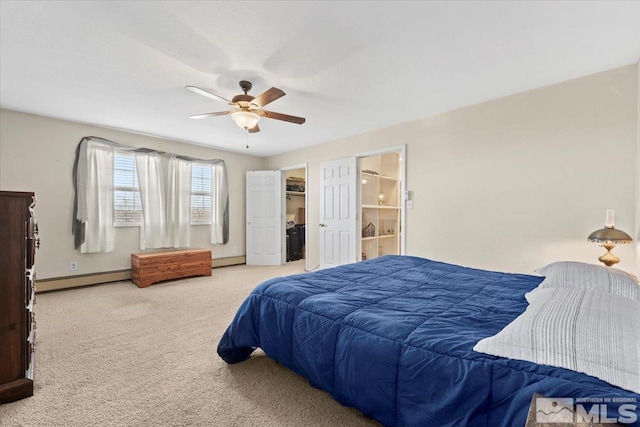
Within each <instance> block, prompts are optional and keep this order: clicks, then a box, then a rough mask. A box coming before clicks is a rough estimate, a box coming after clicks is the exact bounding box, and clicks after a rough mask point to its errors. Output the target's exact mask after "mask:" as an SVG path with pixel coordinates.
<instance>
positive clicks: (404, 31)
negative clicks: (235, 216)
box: [0, 0, 640, 156]
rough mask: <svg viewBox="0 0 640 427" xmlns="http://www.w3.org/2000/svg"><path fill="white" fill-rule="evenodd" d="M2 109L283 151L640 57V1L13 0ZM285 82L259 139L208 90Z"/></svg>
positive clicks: (3, 12)
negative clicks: (292, 118)
mask: <svg viewBox="0 0 640 427" xmlns="http://www.w3.org/2000/svg"><path fill="white" fill-rule="evenodd" d="M0 25H1V27H0V106H1V107H2V108H8V109H13V110H17V111H24V112H29V113H34V114H41V115H44V116H50V117H56V118H61V119H68V120H74V121H78V122H83V123H91V124H96V125H99V126H105V127H110V128H116V129H123V130H127V131H132V132H138V133H143V134H149V135H155V136H160V137H165V138H170V139H175V140H179V141H185V142H190V143H195V144H200V145H207V146H212V147H218V148H222V149H226V150H232V151H238V152H243V153H247V154H253V155H257V156H268V155H273V154H277V153H282V152H286V151H291V150H295V149H298V148H302V147H304V146H309V145H313V144H319V143H322V142H325V141H329V140H334V139H337V138H341V137H345V136H349V135H354V134H358V133H362V132H366V131H371V130H374V129H377V128H381V127H386V126H389V125H393V124H396V123H400V122H404V121H408V120H412V119H416V118H419V117H424V116H428V115H432V114H435V113H438V112H442V111H447V110H451V109H454V108H458V107H461V106H464V105H469V104H473V103H477V102H481V101H484V100H488V99H492V98H497V97H500V96H504V95H508V94H512V93H516V92H521V91H524V90H529V89H533V88H536V87H540V86H544V85H548V84H552V83H557V82H560V81H564V80H568V79H571V78H576V77H579V76H583V75H587V74H592V73H595V72H598V71H603V70H606V69H610V68H614V67H617V66H622V65H626V64H631V63H634V62H636V61H637V60H638V58H639V57H640V2H614V1H609V2H546V1H544V2H507V1H502V2H483V1H475V2H453V1H448V2H400V1H393V2H382V1H369V2H366V1H356V2H282V1H270V2H238V1H234V2H204V1H202V2H189V1H181V2H170V1H140V2H136V1H126V2H118V1H109V2H101V1H70V2H61V1H57V2H49V1H45V2H38V1H18V2H13V1H6V0H2V1H0ZM243 79H245V80H250V81H252V82H253V83H254V87H253V90H252V91H251V92H250V94H253V95H254V96H255V95H258V94H259V93H261V92H263V91H264V90H266V89H268V88H269V87H271V86H276V87H279V88H281V89H283V90H284V91H285V92H286V93H287V95H286V96H285V97H283V98H281V99H279V100H277V101H275V102H273V103H272V104H270V105H269V106H268V107H267V109H269V110H272V111H277V112H282V113H286V114H292V115H297V116H303V117H306V119H307V122H306V123H305V124H303V125H296V124H290V123H285V122H279V121H276V120H269V119H263V120H262V121H261V122H260V128H261V130H262V131H261V132H260V133H257V134H251V135H249V144H250V147H251V148H250V149H249V150H247V149H246V148H245V145H246V142H247V134H246V132H245V131H243V130H242V129H240V128H238V127H237V126H236V125H235V124H234V123H233V121H232V120H231V118H230V117H227V116H222V117H213V118H208V119H203V120H191V119H189V118H188V116H190V115H194V114H199V113H208V112H213V111H221V110H226V109H228V108H227V106H226V105H224V104H223V103H219V102H216V101H214V100H211V99H208V98H205V97H202V96H199V95H197V94H194V93H192V92H190V91H188V90H186V89H184V87H185V86H186V85H195V86H199V87H202V88H205V89H208V90H209V91H211V92H213V93H216V94H219V95H221V96H224V97H225V98H229V99H230V98H231V97H233V95H236V94H238V93H240V88H239V86H238V81H239V80H243Z"/></svg>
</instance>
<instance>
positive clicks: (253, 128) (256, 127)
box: [248, 123, 260, 133]
mask: <svg viewBox="0 0 640 427" xmlns="http://www.w3.org/2000/svg"><path fill="white" fill-rule="evenodd" d="M248 130H249V133H256V132H260V128H259V127H258V124H257V123H256V125H255V126H254V127H252V128H251V129H248Z"/></svg>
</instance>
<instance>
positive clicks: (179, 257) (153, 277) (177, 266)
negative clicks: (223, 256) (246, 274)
mask: <svg viewBox="0 0 640 427" xmlns="http://www.w3.org/2000/svg"><path fill="white" fill-rule="evenodd" d="M192 276H211V251H210V250H208V249H177V250H166V251H157V252H141V253H137V254H131V281H132V282H133V283H135V284H136V285H138V287H140V288H146V287H147V286H149V285H151V284H152V283H157V282H161V281H163V280H172V279H180V278H183V277H192Z"/></svg>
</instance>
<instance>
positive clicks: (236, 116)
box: [231, 110, 260, 130]
mask: <svg viewBox="0 0 640 427" xmlns="http://www.w3.org/2000/svg"><path fill="white" fill-rule="evenodd" d="M231 118H232V119H233V121H234V122H236V124H237V125H238V126H240V127H241V128H242V129H247V130H248V129H252V128H253V127H255V125H257V124H258V122H259V121H260V116H259V115H257V114H256V113H253V112H251V111H246V110H240V111H236V112H235V113H231Z"/></svg>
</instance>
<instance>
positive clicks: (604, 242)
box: [588, 210, 633, 267]
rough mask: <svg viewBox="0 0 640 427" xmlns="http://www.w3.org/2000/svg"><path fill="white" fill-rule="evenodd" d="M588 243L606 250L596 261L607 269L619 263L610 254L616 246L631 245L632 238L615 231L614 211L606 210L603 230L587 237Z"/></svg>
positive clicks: (618, 259) (618, 260) (620, 231)
mask: <svg viewBox="0 0 640 427" xmlns="http://www.w3.org/2000/svg"><path fill="white" fill-rule="evenodd" d="M588 239H589V241H590V242H596V243H600V244H601V245H600V246H602V247H604V248H605V249H606V250H607V253H605V254H604V255H602V256H601V257H598V260H600V262H602V263H603V264H604V265H606V266H607V267H611V266H612V265H614V264H617V263H619V262H620V258H618V257H617V256H615V255H614V254H612V253H611V249H613V248H614V247H615V246H616V245H617V244H621V243H622V244H624V243H631V242H632V240H633V239H632V238H631V236H629V235H628V234H627V233H625V232H624V231H622V230H616V227H615V211H613V210H608V211H607V217H606V219H605V222H604V228H602V229H600V230H596V231H594V232H593V233H591V234H590V235H589V237H588Z"/></svg>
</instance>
